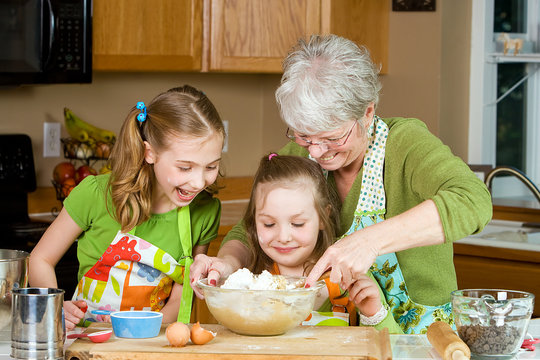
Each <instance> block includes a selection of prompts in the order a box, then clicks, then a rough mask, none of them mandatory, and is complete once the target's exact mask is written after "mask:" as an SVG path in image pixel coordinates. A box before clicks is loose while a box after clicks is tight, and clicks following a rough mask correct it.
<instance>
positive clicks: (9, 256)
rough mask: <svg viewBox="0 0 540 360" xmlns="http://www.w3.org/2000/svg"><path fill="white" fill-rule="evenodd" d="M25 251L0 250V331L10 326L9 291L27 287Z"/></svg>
mask: <svg viewBox="0 0 540 360" xmlns="http://www.w3.org/2000/svg"><path fill="white" fill-rule="evenodd" d="M29 256H30V254H28V253H27V252H26V251H20V250H6V249H0V330H1V329H4V328H5V327H6V326H8V325H9V324H11V301H12V300H11V290H12V289H13V288H24V287H27V286H28V261H29Z"/></svg>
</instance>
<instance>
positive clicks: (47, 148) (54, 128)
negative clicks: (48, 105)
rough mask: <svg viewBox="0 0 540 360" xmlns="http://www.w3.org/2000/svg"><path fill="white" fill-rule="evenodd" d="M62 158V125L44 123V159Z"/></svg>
mask: <svg viewBox="0 0 540 360" xmlns="http://www.w3.org/2000/svg"><path fill="white" fill-rule="evenodd" d="M59 156H60V123H49V122H46V123H43V157H59Z"/></svg>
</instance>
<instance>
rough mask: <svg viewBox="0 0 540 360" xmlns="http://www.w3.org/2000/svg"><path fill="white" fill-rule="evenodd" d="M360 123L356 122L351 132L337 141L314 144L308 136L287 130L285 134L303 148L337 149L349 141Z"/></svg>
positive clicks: (328, 140)
mask: <svg viewBox="0 0 540 360" xmlns="http://www.w3.org/2000/svg"><path fill="white" fill-rule="evenodd" d="M357 122H358V121H355V122H354V124H353V125H352V126H351V128H350V129H349V131H347V132H346V133H345V134H343V136H340V137H338V138H335V139H324V140H322V141H318V142H314V141H311V140H310V139H309V137H307V136H296V135H294V132H293V131H292V130H291V129H290V128H287V132H286V133H285V136H287V137H288V138H289V139H291V140H292V141H294V142H296V143H297V144H298V145H301V146H311V145H325V146H326V147H327V148H335V147H340V146H343V145H345V143H346V142H347V140H349V136H351V133H352V131H353V129H354V127H355V126H356V123H357Z"/></svg>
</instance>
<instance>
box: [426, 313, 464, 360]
mask: <svg viewBox="0 0 540 360" xmlns="http://www.w3.org/2000/svg"><path fill="white" fill-rule="evenodd" d="M427 338H428V340H429V342H430V343H431V345H432V346H433V347H434V348H435V350H437V352H438V353H439V355H440V356H441V357H442V358H443V360H466V359H470V358H471V350H470V349H469V347H468V346H467V344H465V343H464V342H463V340H461V339H460V338H459V336H458V335H457V334H456V333H455V332H454V330H452V328H451V327H450V325H448V324H447V323H445V322H443V321H435V322H434V323H433V324H431V325H430V326H429V327H428V330H427Z"/></svg>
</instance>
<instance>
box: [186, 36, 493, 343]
mask: <svg viewBox="0 0 540 360" xmlns="http://www.w3.org/2000/svg"><path fill="white" fill-rule="evenodd" d="M380 88H381V85H380V83H379V80H378V70H377V68H376V67H375V66H374V64H373V63H372V61H371V59H370V57H369V53H368V52H367V50H365V49H363V48H359V47H358V46H356V45H355V44H354V43H353V42H351V41H349V40H347V39H344V38H341V37H338V36H335V35H329V36H312V37H311V38H310V39H309V41H307V42H306V41H304V40H300V41H299V43H298V44H297V45H296V46H295V48H294V49H293V51H292V52H291V53H290V54H289V55H288V56H287V58H286V59H285V61H284V74H283V77H282V80H281V85H280V86H279V88H278V89H277V91H276V99H277V103H278V105H279V108H280V111H281V116H282V118H283V120H284V121H285V122H286V123H287V125H288V126H289V128H288V130H287V137H288V138H289V139H290V140H291V141H290V142H289V143H288V144H287V145H286V146H285V147H284V148H282V149H281V151H280V152H279V153H280V154H288V155H291V154H292V155H300V156H306V157H310V158H311V159H313V160H314V161H317V162H318V163H319V164H320V166H321V167H322V168H323V169H324V170H326V171H327V178H328V185H329V186H331V187H334V188H335V189H336V190H337V192H338V194H339V195H340V198H341V201H342V210H341V229H340V231H341V233H342V234H343V236H342V237H341V239H340V240H338V241H337V242H336V243H335V244H334V245H332V246H331V247H330V248H329V249H328V250H327V251H326V252H325V254H324V255H323V256H322V257H321V258H320V260H319V261H318V262H317V264H316V265H315V267H314V268H313V269H312V271H311V273H310V274H309V276H308V280H307V282H308V285H309V284H312V283H313V282H314V281H315V280H317V279H318V278H319V276H321V274H323V272H325V271H326V270H327V269H330V268H331V274H330V279H331V281H332V282H335V283H339V284H340V285H341V287H342V288H345V289H346V288H349V287H350V286H351V285H352V284H353V283H354V282H355V279H356V278H357V277H358V275H360V274H364V273H366V272H367V271H368V269H369V268H370V267H371V269H372V271H373V273H374V275H375V277H376V279H377V281H378V282H379V285H380V286H381V288H382V289H383V291H384V292H385V296H386V299H387V302H388V304H389V305H390V309H391V311H392V313H393V315H394V318H395V319H396V320H397V321H398V323H399V324H400V326H401V327H402V329H403V331H404V332H405V333H420V332H424V331H425V330H426V328H427V326H429V324H431V323H432V322H433V321H435V320H443V321H446V322H449V323H452V317H451V306H450V303H449V301H450V292H451V291H453V290H455V289H456V288H457V282H456V275H455V270H454V264H453V251H452V242H453V241H455V240H458V239H461V238H463V237H466V236H468V235H470V234H472V233H476V232H479V231H481V230H482V229H483V227H484V226H485V225H486V224H487V223H488V222H489V220H490V219H491V215H492V206H491V196H490V193H489V191H488V190H487V188H486V187H485V186H484V184H483V183H482V181H480V180H479V179H478V178H477V177H476V176H475V175H474V174H473V173H472V172H471V171H470V169H469V168H468V166H467V165H466V164H465V163H464V162H463V161H462V160H461V159H459V158H458V157H456V156H454V155H453V154H452V153H451V151H450V149H449V148H448V147H447V146H445V145H444V144H442V142H441V141H440V140H439V139H438V138H437V137H435V136H434V135H433V134H431V133H430V132H429V130H428V129H427V127H426V126H425V124H424V123H423V122H421V121H420V120H417V119H409V118H387V119H381V118H380V117H378V116H377V115H375V109H376V106H377V102H378V99H379V91H380ZM244 241H245V234H244V231H243V228H242V226H241V224H239V225H237V226H236V227H235V228H233V229H232V230H231V232H229V234H227V236H226V238H225V239H224V244H223V245H222V247H221V249H220V251H219V254H218V258H209V257H206V256H204V255H203V256H199V257H198V258H197V259H196V260H195V264H194V265H193V266H192V281H195V280H196V279H198V278H199V277H201V276H208V278H209V280H210V281H211V282H212V283H215V279H217V278H218V277H219V276H223V277H225V276H227V275H228V274H230V273H231V272H233V271H234V270H236V269H238V268H240V267H243V266H245V265H246V264H247V263H248V262H249V261H248V259H249V251H248V249H247V248H246V247H245V245H244Z"/></svg>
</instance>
